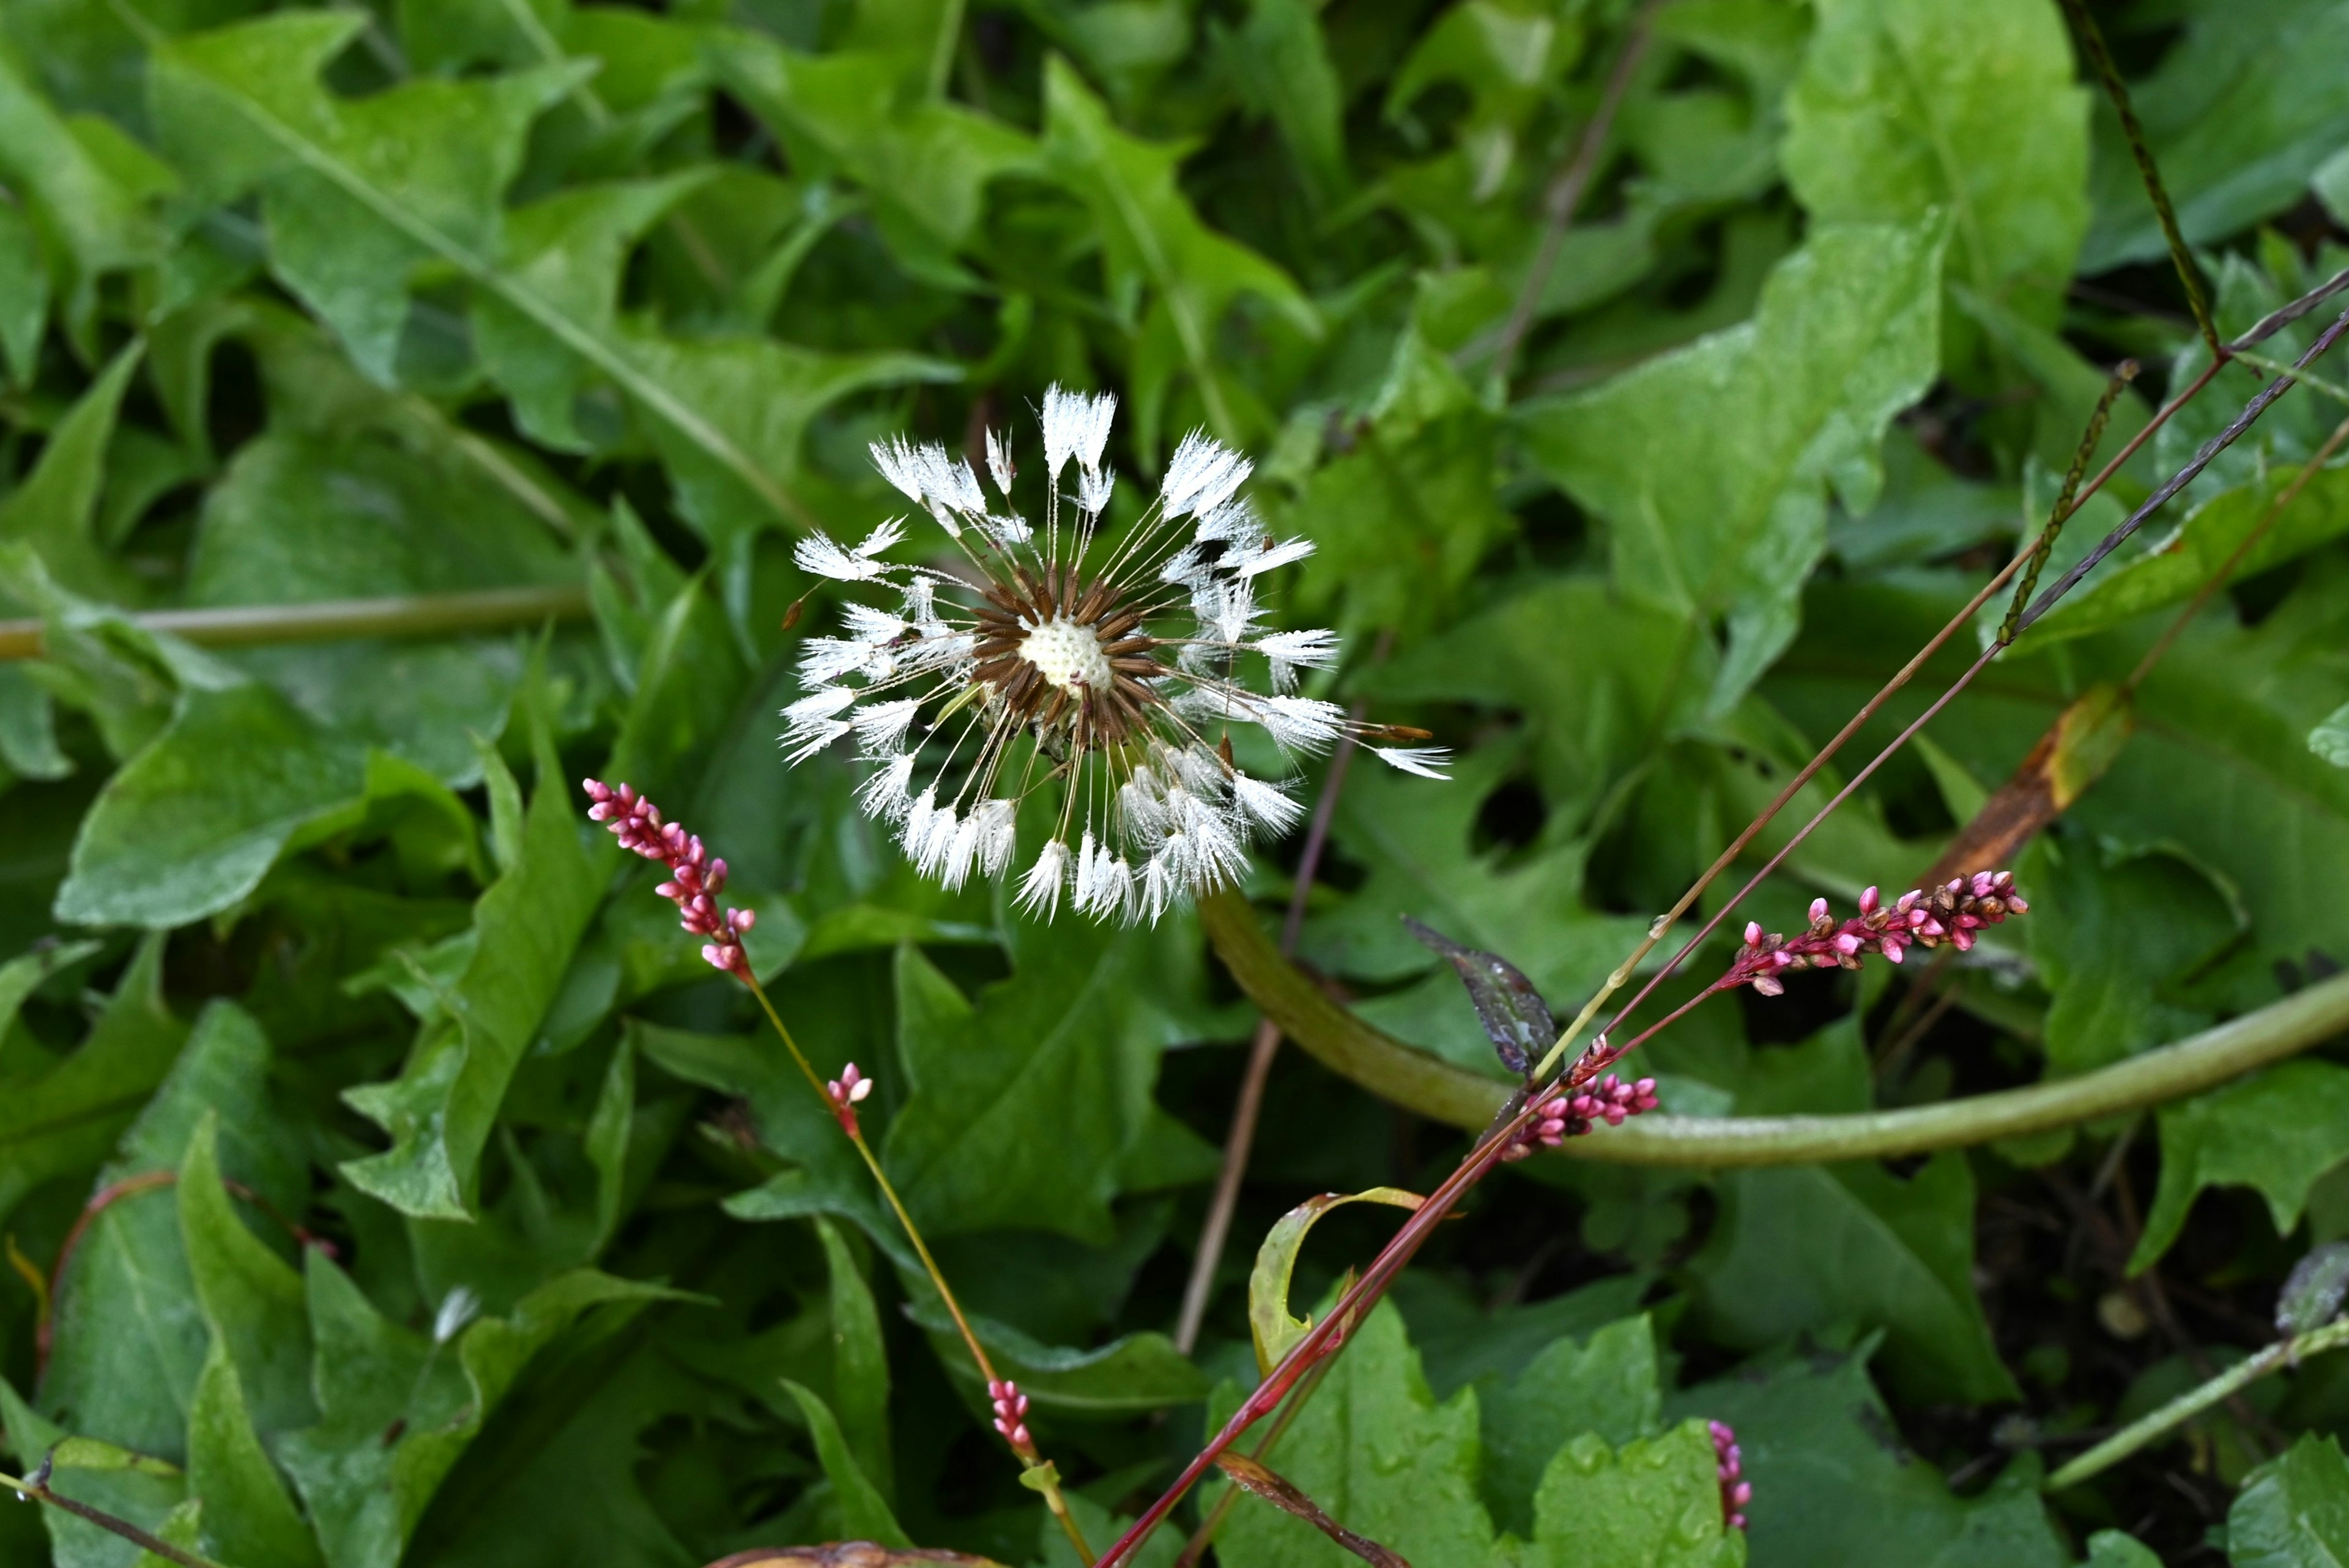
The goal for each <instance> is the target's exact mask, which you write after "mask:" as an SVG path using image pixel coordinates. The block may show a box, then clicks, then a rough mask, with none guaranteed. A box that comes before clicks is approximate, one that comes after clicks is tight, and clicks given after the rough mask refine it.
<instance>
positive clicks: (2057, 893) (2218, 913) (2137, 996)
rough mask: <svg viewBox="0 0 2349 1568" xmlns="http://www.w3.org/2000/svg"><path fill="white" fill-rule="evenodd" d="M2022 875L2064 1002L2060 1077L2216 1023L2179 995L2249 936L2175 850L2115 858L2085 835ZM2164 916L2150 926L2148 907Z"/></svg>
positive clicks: (2055, 842) (2042, 848)
mask: <svg viewBox="0 0 2349 1568" xmlns="http://www.w3.org/2000/svg"><path fill="white" fill-rule="evenodd" d="M2019 880H2020V881H2021V882H2023V883H2025V884H2027V885H2028V886H2029V887H2030V889H2031V918H2030V920H2029V922H2028V923H2026V924H2025V926H2024V928H2023V937H2024V941H2025V942H2026V944H2028V947H2029V951H2030V953H2031V956H2032V958H2033V961H2034V962H2035V963H2037V964H2038V965H2039V968H2040V973H2041V975H2043V976H2044V978H2045V980H2046V984H2047V988H2048V990H2049V991H2050V992H2052V993H2053V994H2054V999H2053V1001H2052V1002H2051V1003H2050V1004H2049V1006H2048V1009H2047V1024H2046V1047H2047V1063H2048V1067H2049V1068H2050V1070H2052V1071H2054V1072H2057V1073H2077V1072H2086V1071H2089V1070H2090V1069H2092V1068H2100V1067H2104V1066H2106V1065H2107V1064H2109V1063H2112V1062H2116V1061H2118V1060H2120V1059H2121V1058H2122V1057H2126V1056H2131V1055H2134V1054H2135V1053H2137V1052H2138V1051H2143V1050H2149V1049H2151V1048H2152V1047H2156V1046H2160V1045H2167V1044H2168V1043H2169V1042H2170V1041H2172V1040H2178V1039H2183V1038H2185V1037H2187V1036H2188V1035H2190V1034H2192V1033H2193V1032H2194V1031H2195V1030H2197V1029H2199V1028H2202V1027H2204V1026H2207V1025H2209V1022H2210V1021H2211V1014H2210V1011H2209V1008H2208V1007H2207V1006H2195V1005H2194V1001H2193V999H2190V998H2189V997H2186V996H2181V995H2178V991H2179V987H2178V984H2177V982H2178V979H2179V977H2180V976H2184V975H2192V974H2194V973H2196V972H2197V971H2198V970H2200V969H2202V968H2203V967H2204V966H2205V965H2208V964H2209V962H2210V961H2211V960H2212V959H2213V958H2214V957H2216V956H2218V955H2219V954H2220V952H2221V950H2222V949H2224V948H2226V947H2228V946H2230V945H2231V944H2233V943H2234V942H2235V941H2236V940H2237V938H2238V937H2239V936H2240V934H2241V922H2240V919H2239V917H2238V915H2237V913H2236V911H2235V909H2234V908H2233V907H2232V904H2231V901H2230V900H2229V899H2228V898H2227V896H2226V895H2225V894H2224V893H2223V892H2220V889H2218V888H2216V887H2214V886H2212V885H2211V882H2210V879H2209V877H2208V876H2207V875H2205V874H2204V873H2203V872H2202V871H2201V870H2200V869H2199V867H2196V866H2193V865H2190V864H2188V863H2187V862H2186V861H2184V860H2182V859H2180V858H2179V857H2178V856H2175V855H2165V854H2149V855H2141V856H2137V857H2136V858H2134V859H2130V860H2125V861H2112V860H2111V859H2110V858H2109V857H2108V856H2106V854H2105V853H2104V852H2103V851H2102V850H2101V848H2100V846H2098V845H2096V844H2095V843H2094V842H2092V841H2090V840H2089V839H2088V837H2087V835H2085V834H2075V833H2065V834H2064V835H2062V836H2061V837H2060V838H2049V839H2043V840H2042V841H2041V842H2040V844H2039V846H2038V847H2037V848H2036V849H2035V850H2033V851H2032V852H2031V854H2030V855H2029V857H2028V858H2027V859H2026V860H2025V861H2024V863H2023V869H2022V871H2021V873H2020V878H2019ZM2144 909H2159V910H2161V911H2162V912H2163V917H2162V919H2161V920H2160V921H2158V922H2156V923H2152V924H2151V925H2148V924H2147V923H2145V922H2142V921H2139V920H2137V919H2134V918H2132V916H2133V915H2134V914H2135V913H2136V912H2137V911H2139V910H2144Z"/></svg>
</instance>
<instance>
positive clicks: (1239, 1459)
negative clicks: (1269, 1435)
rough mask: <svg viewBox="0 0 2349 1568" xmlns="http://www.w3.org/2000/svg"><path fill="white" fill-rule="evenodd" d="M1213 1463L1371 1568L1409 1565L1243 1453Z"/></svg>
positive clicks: (1241, 1485) (1222, 1457)
mask: <svg viewBox="0 0 2349 1568" xmlns="http://www.w3.org/2000/svg"><path fill="white" fill-rule="evenodd" d="M1216 1466H1217V1468H1218V1469H1220V1470H1222V1471H1223V1472H1224V1473H1225V1474H1226V1475H1227V1476H1229V1477H1231V1478H1232V1480H1233V1482H1234V1483H1235V1484H1237V1485H1238V1486H1240V1487H1243V1488H1245V1489H1246V1490H1247V1491H1251V1492H1254V1493H1255V1494H1256V1495H1257V1496H1258V1497H1260V1498H1262V1499H1264V1500H1265V1501H1267V1502H1268V1503H1270V1504H1272V1505H1273V1507H1275V1508H1278V1509H1279V1510H1281V1511H1284V1512H1287V1513H1293V1514H1295V1515H1296V1516H1297V1517H1298V1518H1299V1519H1301V1520H1303V1521H1305V1522H1306V1523H1308V1524H1309V1525H1311V1526H1312V1527H1313V1528H1314V1529H1316V1530H1318V1531H1319V1532H1321V1533H1322V1534H1324V1535H1326V1536H1328V1537H1329V1538H1330V1540H1332V1541H1334V1542H1337V1543H1338V1544H1339V1545H1340V1546H1342V1547H1344V1548H1345V1549H1346V1550H1347V1551H1349V1552H1350V1553H1353V1554H1354V1555H1355V1556H1357V1557H1359V1558H1361V1560H1362V1561H1363V1562H1365V1563H1370V1564H1371V1568H1411V1563H1409V1562H1407V1561H1406V1560H1405V1559H1404V1557H1403V1555H1402V1553H1400V1552H1390V1551H1388V1550H1387V1549H1386V1548H1385V1547H1383V1546H1381V1545H1380V1544H1379V1543H1378V1542H1375V1541H1373V1540H1371V1538H1370V1537H1369V1536H1367V1535H1357V1534H1355V1533H1354V1532H1352V1531H1350V1530H1349V1529H1347V1528H1346V1527H1345V1526H1344V1525H1342V1524H1340V1523H1339V1522H1337V1521H1336V1520H1334V1519H1332V1518H1330V1516H1329V1515H1328V1514H1326V1513H1324V1512H1322V1511H1321V1505H1320V1504H1319V1503H1318V1502H1315V1501H1313V1500H1312V1499H1311V1498H1309V1497H1308V1496H1306V1495H1305V1494H1304V1493H1303V1492H1301V1491H1298V1490H1297V1488H1296V1487H1295V1486H1294V1485H1292V1484H1291V1483H1290V1482H1289V1481H1288V1480H1285V1479H1284V1478H1282V1477H1281V1476H1278V1475H1276V1474H1275V1473H1273V1472H1272V1471H1271V1470H1267V1469H1265V1468H1264V1466H1262V1465H1260V1464H1258V1463H1257V1462H1256V1460H1252V1459H1249V1458H1247V1456H1246V1455H1244V1454H1223V1455H1220V1456H1218V1457H1217V1459H1216Z"/></svg>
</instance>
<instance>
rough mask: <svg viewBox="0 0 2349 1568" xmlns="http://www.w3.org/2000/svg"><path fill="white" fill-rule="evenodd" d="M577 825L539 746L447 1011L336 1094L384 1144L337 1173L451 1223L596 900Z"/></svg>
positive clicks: (564, 787)
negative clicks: (386, 1078)
mask: <svg viewBox="0 0 2349 1568" xmlns="http://www.w3.org/2000/svg"><path fill="white" fill-rule="evenodd" d="M583 829H584V824H583V823H582V822H581V820H580V819H579V818H578V816H576V815H575V814H574V809H573V806H572V799H571V790H570V787H569V785H568V784H567V782H566V781H565V780H564V779H563V777H562V776H561V772H560V764H559V763H557V762H556V761H555V760H554V758H553V757H552V755H551V754H550V753H549V752H545V751H543V752H542V755H541V759H540V763H539V769H538V780H537V785H536V791H535V794H534V796H533V799H532V801H531V807H530V812H529V816H528V818H527V820H525V822H524V824H523V852H522V859H521V861H520V863H518V864H517V865H516V866H515V868H514V869H513V870H512V872H508V873H507V874H506V875H504V876H503V877H501V878H500V879H499V880H498V882H497V883H496V885H495V886H493V887H492V888H491V889H490V891H489V892H485V893H483V894H482V895H481V903H479V904H477V905H476V906H475V909H474V916H473V928H474V930H475V931H476V932H477V933H478V934H479V939H478V943H477V945H476V947H475V949H474V952H473V955H472V958H471V962H470V963H469V964H468V965H466V968H465V972H464V975H463V977H462V978H461V979H460V980H459V981H458V983H457V985H456V986H455V988H454V989H453V991H452V992H451V993H450V998H449V999H450V1003H451V1004H453V1006H454V1007H455V1009H456V1014H457V1016H456V1017H455V1019H454V1020H453V1022H452V1024H451V1025H450V1026H446V1027H443V1028H441V1029H440V1030H439V1031H437V1032H434V1033H431V1034H429V1035H428V1036H427V1038H426V1039H425V1041H424V1042H423V1043H422V1044H421V1045H420V1047H419V1050H418V1052H417V1054H416V1056H415V1057H414V1058H413V1059H411V1060H410V1062H409V1065H408V1068H407V1069H406V1070H405V1071H404V1072H403V1073H402V1074H401V1075H400V1077H399V1078H397V1079H395V1080H393V1081H392V1082H389V1083H383V1084H371V1085H368V1086H367V1087H365V1088H355V1089H350V1090H347V1091H346V1093H345V1099H347V1100H348V1101H349V1102H350V1104H351V1105H352V1106H353V1107H354V1108H355V1109H357V1110H358V1111H359V1112H360V1113H361V1114H363V1115H365V1116H367V1118H368V1119H370V1120H373V1121H374V1122H375V1123H376V1124H377V1125H378V1126H379V1127H381V1128H383V1130H385V1131H387V1132H388V1133H390V1134H391V1135H392V1147H391V1148H390V1149H389V1150H386V1151H385V1152H383V1153H381V1154H376V1155H370V1156H368V1157H367V1158H366V1159H364V1160H356V1161H348V1162H347V1163H346V1164H345V1165H344V1166H343V1171H344V1172H345V1174H347V1176H349V1177H350V1179H351V1181H353V1182H354V1183H355V1184H357V1186H358V1187H359V1188H360V1189H361V1190H362V1191H367V1192H368V1193H370V1194H372V1195H374V1196H376V1197H378V1198H381V1199H382V1200H383V1201H384V1202H388V1203H389V1204H391V1205H392V1206H393V1207H394V1208H397V1209H398V1210H400V1211H401V1212H404V1213H409V1214H412V1215H416V1216H418V1217H419V1218H434V1219H448V1220H455V1219H462V1218H465V1217H466V1216H468V1215H469V1214H470V1213H471V1210H472V1207H473V1204H474V1202H475V1200H476V1196H477V1194H476V1187H477V1184H478V1181H479V1178H480V1173H481V1150H482V1149H483V1148H484V1147H485V1146H486V1145H487V1143H488V1141H489V1137H490V1130H491V1127H492V1123H493V1121H494V1120H495V1119H496V1117H497V1112H498V1106H499V1104H500V1102H501V1101H502V1100H503V1099H504V1098H505V1091H506V1085H507V1083H508V1081H509V1080H510V1079H512V1077H513V1073H514V1069H515V1068H516V1067H517V1066H519V1065H520V1063H521V1061H522V1058H523V1053H524V1052H525V1051H527V1050H528V1049H529V1048H530V1047H531V1045H532V1043H533V1041H534V1040H536V1039H537V1037H538V1032H539V1026H540V1022H541V1020H542V1019H543V1017H544V1016H545V1014H546V1009H547V1006H548V1005H549V1004H550V1003H551V1002H553V1000H554V995H555V990H556V987H557V986H559V985H561V984H562V980H563V972H564V966H565V965H568V964H569V963H570V960H571V954H572V951H573V949H574V948H575V947H576V946H577V945H578V943H579V938H580V936H581V934H583V933H584V932H585V930H586V928H587V922H588V919H589V917H590V916H592V915H593V914H594V913H595V907H596V905H597V903H600V902H601V900H602V897H603V892H604V882H605V868H606V867H608V866H609V865H610V863H611V851H609V850H608V849H606V848H605V847H604V846H605V840H604V838H603V835H601V834H596V835H595V840H594V843H593V847H591V846H590V844H589V843H588V842H587V841H583V837H582V834H583Z"/></svg>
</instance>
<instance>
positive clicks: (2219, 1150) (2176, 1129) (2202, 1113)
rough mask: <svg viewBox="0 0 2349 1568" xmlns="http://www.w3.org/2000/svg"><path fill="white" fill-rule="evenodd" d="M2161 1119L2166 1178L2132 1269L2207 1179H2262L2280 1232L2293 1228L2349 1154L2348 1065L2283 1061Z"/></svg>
mask: <svg viewBox="0 0 2349 1568" xmlns="http://www.w3.org/2000/svg"><path fill="white" fill-rule="evenodd" d="M2160 1119H2161V1185H2160V1186H2159V1187H2158V1188H2157V1189H2155V1191H2154V1194H2153V1205H2152V1207H2151V1208H2149V1209H2148V1210H2147V1211H2146V1216H2145V1230H2144V1233H2142V1234H2141V1235H2139V1236H2138V1238H2137V1250H2136V1251H2135V1252H2134V1253H2131V1254H2129V1272H2130V1273H2131V1274H2137V1273H2138V1272H2140V1271H2142V1270H2144V1269H2147V1268H2149V1267H2151V1266H2152V1264H2154V1262H2155V1261H2156V1260H2157V1259H2158V1258H2159V1257H2160V1256H2161V1254H2162V1253H2166V1252H2168V1250H2169V1244H2170V1243H2172V1242H2174V1241H2176V1240H2177V1239H2178V1231H2179V1230H2180V1229H2181V1228H2182V1227H2183V1226H2184V1225H2185V1223H2186V1212H2187V1211H2188V1210H2189V1208H2191V1207H2192V1206H2193V1203H2194V1200H2195V1198H2196V1197H2197V1196H2199V1194H2200V1193H2201V1191H2202V1189H2204V1188H2205V1187H2219V1186H2230V1185H2231V1186H2247V1187H2256V1188H2257V1189H2259V1191H2260V1195H2261V1197H2263V1198H2265V1199H2266V1200H2267V1204H2268V1214H2269V1217H2270V1218H2271V1219H2272V1220H2273V1221H2274V1222H2275V1228H2276V1233H2278V1234H2279V1235H2289V1234H2291V1233H2292V1227H2293V1226H2294V1225H2296V1224H2298V1223H2299V1222H2300V1212H2301V1208H2302V1205H2303V1204H2305V1203H2306V1202H2308V1190H2309V1189H2310V1188H2311V1187H2313V1186H2314V1185H2315V1184H2316V1179H2317V1178H2318V1177H2320V1176H2322V1175H2323V1174H2324V1173H2325V1172H2326V1171H2330V1170H2331V1169H2332V1168H2333V1166H2335V1165H2337V1164H2339V1163H2340V1162H2341V1161H2343V1160H2344V1159H2349V1068H2341V1067H2336V1066H2334V1065H2333V1064H2332V1063H2330V1062H2317V1061H2299V1062H2285V1063H2282V1065H2280V1066H2277V1067H2272V1068H2268V1069H2267V1070H2266V1071H2265V1072H2262V1073H2261V1074H2260V1075H2259V1076H2257V1077H2256V1078H2246V1079H2244V1080H2242V1081H2241V1082H2240V1083H2232V1084H2229V1085H2228V1086H2226V1087H2225V1088H2220V1089H2214V1090H2212V1091H2211V1092H2210V1093H2209V1094H2204V1095H2198V1096H2197V1097H2195V1098H2194V1099H2188V1100H2181V1101H2179V1102H2178V1103H2177V1104H2175V1105H2169V1106H2164V1107H2163V1108H2162V1109H2161V1113H2160Z"/></svg>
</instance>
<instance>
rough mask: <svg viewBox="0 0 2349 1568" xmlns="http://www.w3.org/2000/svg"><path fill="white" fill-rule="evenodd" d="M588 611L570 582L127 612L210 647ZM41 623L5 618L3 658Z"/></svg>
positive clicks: (480, 625)
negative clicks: (451, 591)
mask: <svg viewBox="0 0 2349 1568" xmlns="http://www.w3.org/2000/svg"><path fill="white" fill-rule="evenodd" d="M585 614H587V591H586V590H585V588H582V587H578V586H576V585H575V584H572V583H557V584H554V585H551V586H545V587H536V588H486V589H481V590H478V591H474V592H469V593H405V594H396V595H393V596H391V597H389V598H383V599H329V600H324V601H321V602H320V603H314V604H236V605H229V606H224V607H222V608H218V609H204V610H156V611H151V612H150V613H148V614H143V615H129V616H126V619H128V620H129V622H130V623H131V624H133V625H136V626H140V627H143V628H144V629H146V630H148V631H150V632H164V633H168V634H171V635H172V636H175V637H178V638H180V639H181V641H183V642H189V643H193V644H195V645H197V646H199V647H206V648H251V647H258V646H261V645H264V644H268V643H319V642H332V641H335V640H336V639H338V638H348V637H450V636H456V635H459V634H462V633H466V632H492V631H498V630H501V629H502V628H504V627H508V626H528V625H535V624H538V623H540V622H542V621H550V620H553V621H567V620H576V619H577V618H579V617H580V616H582V615H585ZM46 635H47V631H46V628H45V626H44V624H43V623H41V622H39V621H0V661H5V660H8V659H36V658H39V657H40V656H41V654H42V651H43V649H44V647H45V645H46V643H45V638H46Z"/></svg>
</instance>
